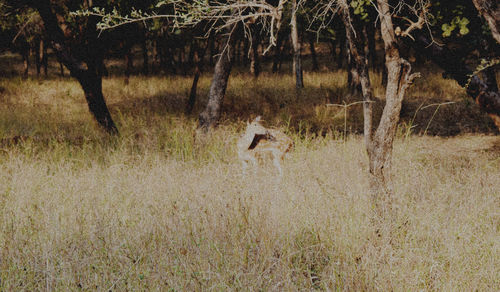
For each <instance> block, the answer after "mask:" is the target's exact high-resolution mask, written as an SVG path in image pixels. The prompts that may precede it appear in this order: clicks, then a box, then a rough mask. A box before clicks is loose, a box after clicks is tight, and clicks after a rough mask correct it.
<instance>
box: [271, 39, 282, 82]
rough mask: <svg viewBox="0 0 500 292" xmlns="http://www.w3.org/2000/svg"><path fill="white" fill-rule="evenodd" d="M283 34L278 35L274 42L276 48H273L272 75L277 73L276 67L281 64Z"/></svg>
mask: <svg viewBox="0 0 500 292" xmlns="http://www.w3.org/2000/svg"><path fill="white" fill-rule="evenodd" d="M282 46H283V34H282V33H278V39H277V40H276V47H275V48H274V56H273V69H272V71H273V73H278V72H279V68H278V65H279V64H280V63H281V57H282V52H283V48H282Z"/></svg>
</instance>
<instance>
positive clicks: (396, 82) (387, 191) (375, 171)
mask: <svg viewBox="0 0 500 292" xmlns="http://www.w3.org/2000/svg"><path fill="white" fill-rule="evenodd" d="M377 7H378V11H379V17H380V24H381V32H382V39H383V41H384V50H385V55H386V56H385V64H386V67H387V73H388V74H387V87H386V93H385V99H386V103H385V107H384V110H383V113H382V117H381V119H380V124H379V126H378V128H377V130H376V131H375V133H374V135H373V140H372V145H371V149H369V150H368V152H369V159H370V174H371V176H370V185H371V190H372V194H373V195H374V196H375V204H376V205H377V210H378V211H379V212H380V211H381V210H382V209H385V208H386V207H388V205H386V204H383V206H381V205H378V204H379V203H381V201H380V200H379V197H380V196H384V197H385V198H386V199H388V200H386V203H388V204H389V208H390V196H391V194H392V186H391V165H392V161H391V160H392V149H393V141H394V136H395V134H396V127H397V124H398V122H399V115H400V112H401V105H402V102H403V98H404V95H405V92H406V89H407V88H408V87H409V86H410V84H411V83H412V81H413V79H414V78H416V77H418V76H419V74H418V73H414V74H411V66H410V63H408V61H406V60H404V59H403V58H401V56H400V52H399V48H398V44H397V42H396V37H395V33H394V27H393V24H392V16H391V12H390V8H389V3H388V1H387V0H377Z"/></svg>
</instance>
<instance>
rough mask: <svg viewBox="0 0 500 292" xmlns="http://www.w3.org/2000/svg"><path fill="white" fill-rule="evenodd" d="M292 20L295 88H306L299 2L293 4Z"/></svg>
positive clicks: (295, 0)
mask: <svg viewBox="0 0 500 292" xmlns="http://www.w3.org/2000/svg"><path fill="white" fill-rule="evenodd" d="M292 10H293V11H292V20H291V26H292V31H291V39H292V46H293V71H294V73H295V87H296V88H297V89H300V88H303V87H304V78H303V73H302V57H301V49H300V40H299V32H298V28H297V0H293V2H292Z"/></svg>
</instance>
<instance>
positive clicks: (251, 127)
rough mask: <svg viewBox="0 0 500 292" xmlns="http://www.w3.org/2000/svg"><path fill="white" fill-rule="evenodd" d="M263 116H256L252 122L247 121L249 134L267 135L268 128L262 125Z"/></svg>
mask: <svg viewBox="0 0 500 292" xmlns="http://www.w3.org/2000/svg"><path fill="white" fill-rule="evenodd" d="M261 120H262V119H261V117H260V116H258V117H256V118H255V119H254V120H253V121H252V122H251V123H249V122H247V130H246V133H247V134H251V135H266V134H267V129H266V128H264V126H262V125H261V123H260V122H261Z"/></svg>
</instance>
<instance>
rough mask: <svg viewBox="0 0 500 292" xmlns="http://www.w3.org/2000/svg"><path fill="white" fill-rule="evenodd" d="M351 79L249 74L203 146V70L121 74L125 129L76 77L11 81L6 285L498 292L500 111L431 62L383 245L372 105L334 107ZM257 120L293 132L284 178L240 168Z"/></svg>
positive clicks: (398, 147)
mask: <svg viewBox="0 0 500 292" xmlns="http://www.w3.org/2000/svg"><path fill="white" fill-rule="evenodd" d="M345 81H346V77H345V72H342V71H333V72H319V73H310V72H308V73H307V74H306V75H305V85H306V88H305V89H304V90H302V91H300V92H297V91H296V90H295V88H294V87H293V84H294V83H293V78H292V77H291V76H289V75H271V74H263V75H262V76H261V77H259V78H258V79H253V78H252V77H251V76H250V75H249V74H247V73H242V72H236V74H234V76H232V77H231V79H230V84H229V88H228V92H227V95H226V99H225V103H224V114H223V117H222V120H221V124H220V126H219V127H218V128H217V129H216V130H215V131H214V132H213V133H212V134H211V135H210V136H209V137H208V138H207V139H206V140H204V141H197V140H196V136H195V130H196V123H197V120H196V114H193V115H185V114H184V107H185V103H186V100H187V96H188V93H189V89H190V87H191V77H189V76H186V77H179V76H176V77H174V76H172V77H169V76H167V77H140V76H135V77H131V79H130V81H129V83H128V84H125V83H124V81H123V78H122V77H116V76H115V77H109V78H105V80H104V83H103V88H104V95H105V97H106V99H107V102H108V105H109V107H110V110H111V113H112V116H113V118H114V119H115V122H116V123H117V126H118V128H119V130H120V133H121V135H120V136H119V137H111V138H110V137H107V136H106V135H105V134H103V133H102V132H101V131H100V129H99V128H98V127H97V125H96V124H95V122H94V121H93V119H92V117H91V116H90V114H89V112H88V108H87V105H86V102H85V99H84V97H83V93H82V91H81V89H80V87H79V85H78V83H77V82H76V81H74V80H72V79H70V78H59V77H56V76H52V77H50V78H49V79H43V78H40V79H38V78H29V79H27V80H24V79H21V78H19V77H15V76H9V77H4V78H2V79H0V138H1V142H0V281H1V282H0V290H2V291H3V290H5V291H11V290H78V289H81V290H118V291H122V290H171V291H193V290H238V289H242V290H284V291H290V290H313V289H324V290H358V291H359V290H362V291H366V290H397V291H400V290H410V291H414V290H461V291H463V290H466V291H471V290H478V291H488V290H489V291H495V290H496V289H498V287H500V279H499V277H498V275H499V274H500V264H499V263H500V252H499V250H500V214H499V212H498V210H499V207H500V138H499V136H498V132H497V130H496V129H495V128H494V125H493V124H492V122H491V121H489V119H488V117H487V116H486V115H484V114H482V113H481V112H480V111H479V109H478V107H477V105H475V104H474V103H473V102H472V101H471V100H470V99H469V98H468V97H467V96H466V94H465V92H464V91H463V89H461V88H460V87H459V86H458V85H456V84H455V83H454V82H453V81H451V80H444V79H442V78H441V76H440V74H439V73H437V72H424V78H422V79H420V80H418V81H417V82H416V84H415V85H414V86H413V87H412V88H411V89H410V91H409V92H408V97H407V98H406V100H405V104H404V106H403V112H402V121H401V123H400V125H399V128H398V132H397V139H396V141H395V146H394V147H395V148H394V155H393V161H394V181H393V187H394V194H395V195H394V198H393V199H394V202H393V204H394V207H395V208H394V212H393V213H392V214H391V217H390V218H387V219H386V221H385V222H383V224H386V225H387V226H388V229H389V230H391V235H390V239H391V240H390V241H389V242H385V243H382V244H380V242H378V239H377V232H376V230H375V229H374V228H373V222H372V221H371V218H372V216H371V215H372V207H371V203H370V195H369V192H368V171H367V168H368V163H367V157H366V153H365V150H364V146H363V139H362V136H361V135H360V133H361V131H362V113H361V107H360V106H359V105H354V106H351V107H349V109H348V110H347V111H344V108H342V107H339V106H326V104H338V105H341V104H349V103H351V102H354V101H356V98H354V97H352V96H350V95H349V94H348V91H347V89H346V88H345ZM209 82H210V76H209V75H208V74H207V75H205V76H203V78H202V79H201V80H200V84H199V97H200V98H199V101H198V102H197V105H196V107H195V113H198V112H199V111H200V110H201V109H202V107H203V104H204V102H205V101H206V95H207V91H208V87H209ZM373 82H374V84H375V95H376V96H377V97H379V99H381V96H383V94H382V93H383V89H382V87H381V86H380V85H379V83H380V75H379V74H373ZM379 104H383V102H378V103H377V105H376V108H377V110H376V112H377V113H378V114H380V112H381V108H382V106H381V105H379ZM346 114H347V116H346ZM257 115H262V116H263V118H264V120H265V124H266V125H268V126H272V127H277V128H280V129H282V130H283V131H284V132H286V133H287V134H289V135H290V136H291V137H292V138H293V139H294V142H295V148H294V150H293V151H292V152H291V153H290V155H289V156H288V157H287V158H286V160H285V162H284V167H283V168H284V175H283V177H282V178H280V177H279V176H278V175H277V173H276V171H275V170H274V169H273V167H272V165H264V166H263V167H262V168H261V169H259V170H258V171H257V173H255V174H253V173H251V174H250V175H248V176H242V174H241V167H240V164H239V162H238V159H237V155H236V149H235V148H236V147H235V143H236V140H237V139H238V137H239V135H240V134H241V132H242V131H243V129H244V127H245V122H246V120H247V119H249V118H253V117H255V116H257Z"/></svg>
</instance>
